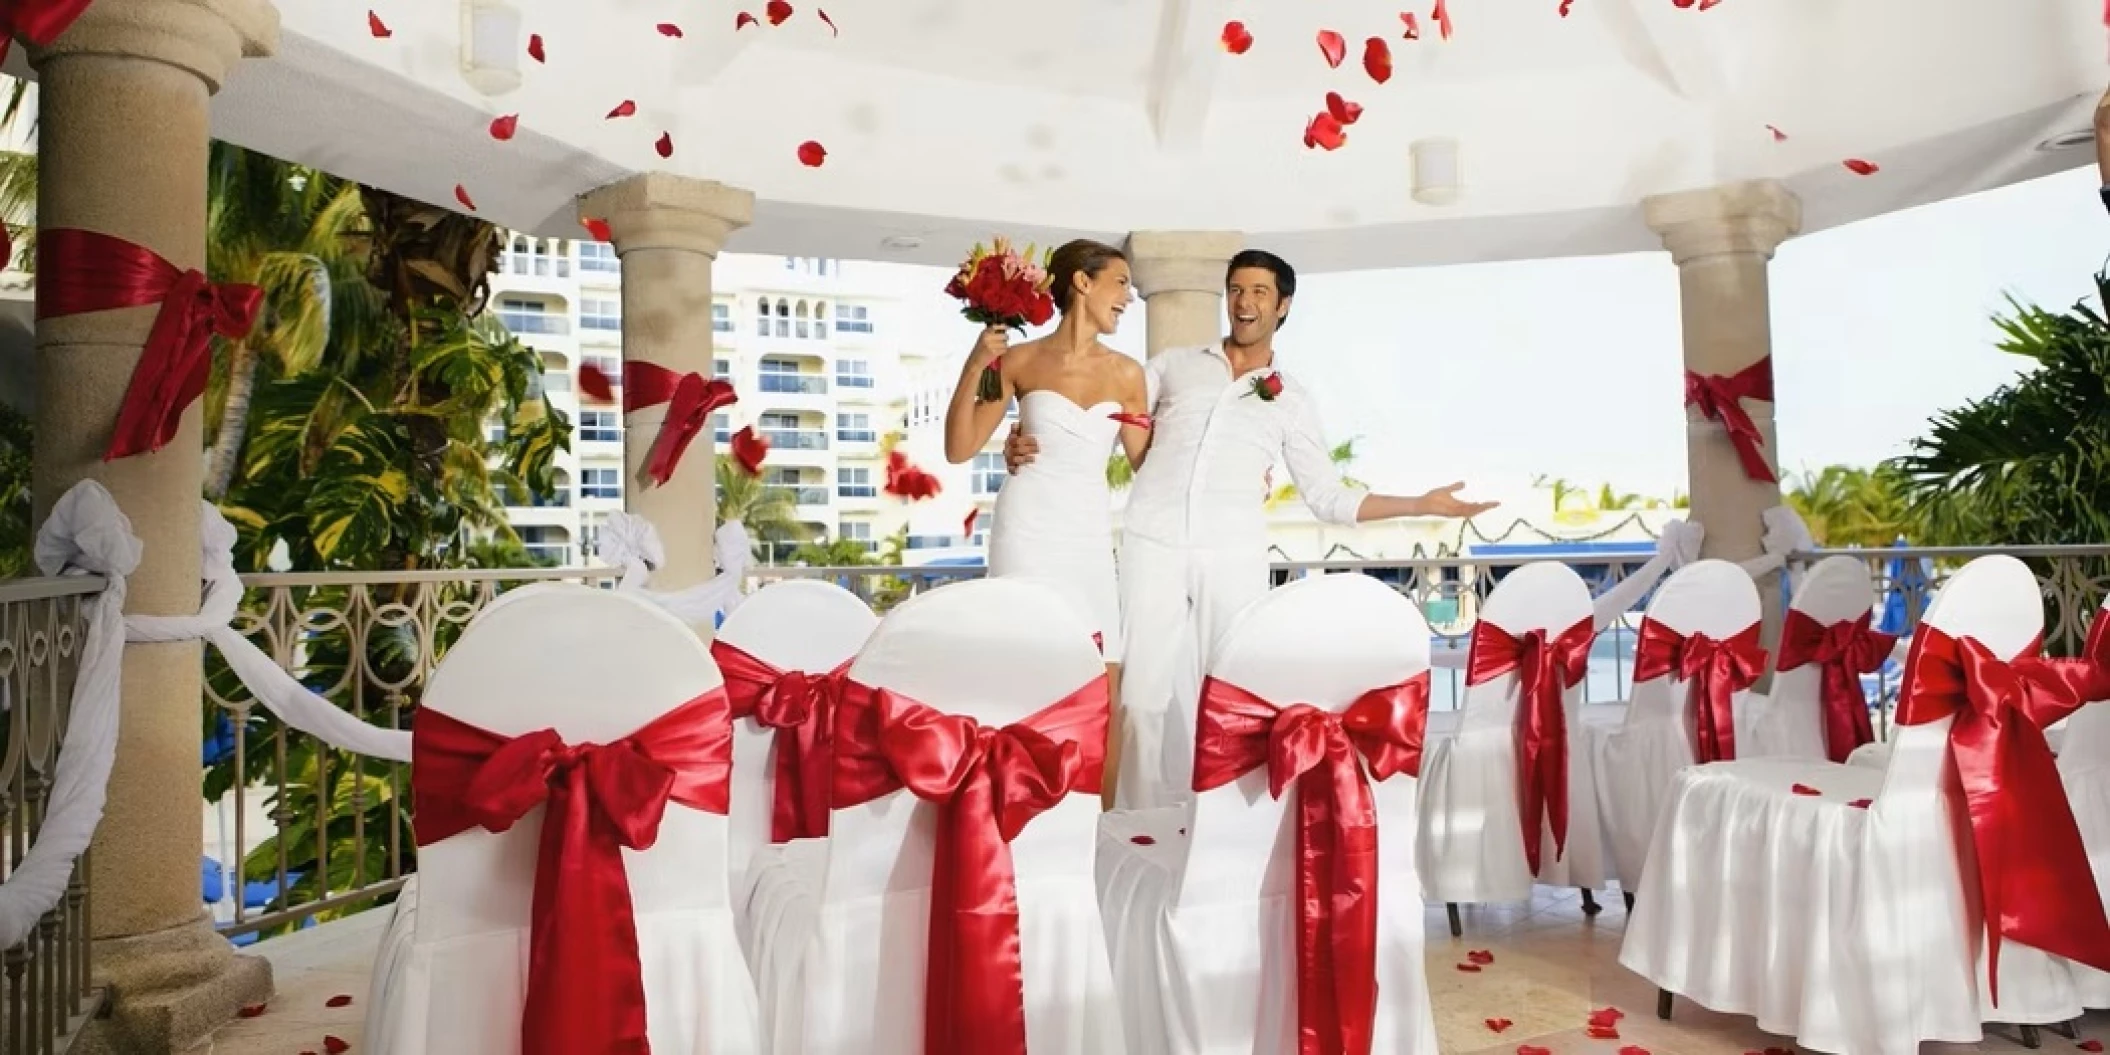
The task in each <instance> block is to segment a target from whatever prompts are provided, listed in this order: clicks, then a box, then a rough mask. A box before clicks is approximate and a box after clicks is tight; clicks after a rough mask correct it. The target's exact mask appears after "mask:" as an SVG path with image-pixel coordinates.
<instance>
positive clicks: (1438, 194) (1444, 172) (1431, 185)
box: [1407, 139, 1464, 205]
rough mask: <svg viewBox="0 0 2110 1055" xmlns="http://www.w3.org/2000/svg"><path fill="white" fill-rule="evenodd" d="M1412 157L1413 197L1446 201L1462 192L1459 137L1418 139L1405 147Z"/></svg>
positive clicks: (1438, 202) (1432, 202)
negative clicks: (1459, 166)
mask: <svg viewBox="0 0 2110 1055" xmlns="http://www.w3.org/2000/svg"><path fill="white" fill-rule="evenodd" d="M1407 150H1408V152H1409V154H1410V155H1411V156H1412V157H1413V160H1414V190H1413V193H1414V200H1415V201H1418V202H1420V203H1422V204H1423V205H1449V204H1450V203H1452V202H1454V201H1457V200H1458V195H1459V194H1460V193H1462V192H1463V189H1464V188H1463V187H1462V185H1461V184H1462V182H1463V181H1462V179H1461V178H1460V176H1459V171H1458V141H1457V140H1455V139H1417V140H1415V141H1414V142H1413V143H1412V144H1410V145H1409V146H1408V147H1407Z"/></svg>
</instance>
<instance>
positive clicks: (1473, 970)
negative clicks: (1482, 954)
mask: <svg viewBox="0 0 2110 1055" xmlns="http://www.w3.org/2000/svg"><path fill="white" fill-rule="evenodd" d="M1458 969H1459V970H1461V971H1464V972H1465V973H1467V974H1479V973H1480V965H1479V964H1477V963H1461V964H1459V965H1458Z"/></svg>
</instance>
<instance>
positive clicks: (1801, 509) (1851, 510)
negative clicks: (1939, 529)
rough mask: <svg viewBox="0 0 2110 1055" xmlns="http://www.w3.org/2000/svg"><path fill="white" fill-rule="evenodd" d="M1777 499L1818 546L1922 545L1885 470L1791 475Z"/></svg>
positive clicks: (1892, 475)
mask: <svg viewBox="0 0 2110 1055" xmlns="http://www.w3.org/2000/svg"><path fill="white" fill-rule="evenodd" d="M1785 482H1786V483H1787V484H1788V485H1789V486H1788V487H1787V488H1786V491H1785V493H1784V494H1783V495H1782V496H1781V497H1782V498H1783V499H1785V500H1786V502H1787V504H1788V508H1790V509H1793V510H1794V511H1795V512H1796V514H1797V515H1799V516H1800V517H1802V522H1803V523H1804V524H1805V525H1807V526H1808V527H1809V529H1810V536H1811V537H1812V538H1814V539H1816V540H1817V544H1818V545H1819V546H1823V547H1827V548H1843V547H1847V546H1888V545H1890V544H1892V543H1893V542H1896V541H1897V540H1898V539H1899V538H1900V537H1903V538H1907V539H1910V540H1912V541H1924V539H1923V538H1922V537H1921V536H1920V532H1919V531H1918V530H1917V528H1918V525H1917V524H1916V523H1915V521H1914V517H1913V515H1912V510H1911V508H1910V507H1909V505H1908V503H1907V502H1906V500H1905V495H1904V491H1903V487H1902V485H1903V480H1902V478H1901V477H1899V475H1898V474H1897V472H1896V471H1895V470H1893V469H1891V468H1889V467H1887V466H1877V467H1876V468H1874V469H1856V468H1849V467H1847V466H1843V465H1832V466H1827V467H1825V468H1823V469H1820V470H1817V471H1816V472H1810V473H1800V474H1795V475H1791V476H1790V477H1789V478H1788V479H1787V480H1786V481H1785Z"/></svg>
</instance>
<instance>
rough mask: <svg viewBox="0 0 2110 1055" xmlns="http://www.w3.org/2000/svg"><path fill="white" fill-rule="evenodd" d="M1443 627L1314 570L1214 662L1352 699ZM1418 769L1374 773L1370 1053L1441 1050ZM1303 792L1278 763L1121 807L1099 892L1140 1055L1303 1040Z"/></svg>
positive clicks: (1277, 692)
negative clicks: (1427, 930)
mask: <svg viewBox="0 0 2110 1055" xmlns="http://www.w3.org/2000/svg"><path fill="white" fill-rule="evenodd" d="M1583 612H1584V613H1585V614H1587V612H1588V601H1587V598H1586V599H1585V601H1584V608H1583ZM1428 641H1429V631H1428V624H1427V622H1426V621H1425V620H1424V619H1423V618H1422V615H1421V612H1420V610H1419V609H1418V608H1416V607H1415V605H1414V604H1413V602H1412V601H1410V600H1408V599H1406V598H1405V597H1402V596H1401V595H1400V594H1398V593H1397V592H1395V591H1393V590H1391V589H1390V588H1388V587H1386V586H1385V585H1384V584H1382V583H1379V582H1378V581H1376V580H1375V579H1371V578H1369V577H1367V576H1363V575H1324V576H1316V577H1311V578H1306V579H1301V580H1298V581H1296V582H1293V583H1290V584H1289V585H1286V586H1282V587H1278V588H1276V589H1275V590H1273V591H1272V592H1270V593H1269V594H1268V595H1267V596H1266V597H1265V598H1263V599H1262V600H1260V601H1258V602H1256V603H1255V604H1254V605H1253V606H1252V607H1250V608H1248V609H1246V611H1245V613H1244V614H1243V615H1242V616H1240V617H1239V619H1238V621H1237V622H1236V623H1234V624H1233V626H1232V628H1231V629H1230V630H1229V631H1228V632H1227V633H1226V634H1225V635H1224V637H1223V638H1222V640H1221V642H1220V644H1219V646H1218V648H1217V651H1216V654H1215V657H1214V659H1213V661H1212V663H1211V664H1210V668H1209V673H1210V675H1211V676H1213V677H1215V678H1218V679H1220V680H1223V681H1227V682H1230V683H1231V684H1233V685H1236V686H1239V687H1240V688H1243V689H1245V690H1246V691H1248V692H1251V693H1253V694H1254V695H1256V696H1259V697H1261V698H1263V699H1266V700H1270V701H1276V702H1279V703H1283V704H1285V705H1286V704H1287V703H1288V702H1289V701H1306V702H1309V703H1311V704H1312V705H1314V706H1318V707H1322V708H1326V709H1330V710H1335V711H1338V710H1340V709H1342V708H1344V707H1346V706H1347V705H1348V704H1350V703H1352V702H1353V701H1354V700H1355V699H1356V698H1357V697H1358V696H1360V695H1361V694H1363V693H1364V692H1366V691H1368V690H1370V689H1372V688H1377V687H1381V686H1385V685H1392V684H1397V683H1399V682H1402V681H1405V680H1407V679H1409V678H1411V677H1413V676H1414V675H1416V674H1419V673H1421V672H1423V671H1425V670H1427V669H1428ZM1417 783H1418V782H1417V781H1416V780H1415V779H1414V778H1413V777H1412V776H1410V775H1407V774H1400V775H1396V776H1393V777H1392V778H1391V779H1388V780H1383V781H1373V782H1372V783H1371V791H1372V797H1373V798H1374V800H1375V804H1376V809H1377V824H1378V877H1379V878H1378V884H1377V890H1378V891H1379V901H1378V906H1377V908H1378V936H1377V954H1378V956H1377V984H1378V992H1379V993H1380V997H1379V1000H1378V1003H1377V1014H1376V1021H1375V1024H1374V1026H1375V1030H1374V1041H1373V1044H1372V1045H1371V1050H1372V1051H1373V1052H1386V1053H1388V1055H1433V1053H1434V1052H1435V1051H1436V1050H1437V1048H1436V1029H1435V1020H1434V1018H1433V1017H1432V1016H1431V1009H1430V1002H1429V989H1428V976H1427V974H1426V971H1425V967H1424V964H1423V960H1422V900H1421V897H1420V890H1421V885H1420V881H1419V879H1418V878H1417V877H1416V875H1415V866H1414V845H1415V832H1414V826H1415V823H1416V820H1417V814H1416V806H1415V798H1416V787H1417ZM1292 799H1293V794H1292V793H1291V792H1289V791H1286V792H1285V795H1284V798H1283V799H1280V800H1278V799H1276V798H1274V797H1273V796H1272V795H1271V794H1270V792H1269V789H1268V776H1267V773H1266V772H1265V770H1264V769H1262V770H1259V771H1255V772H1251V773H1248V774H1246V775H1245V776H1244V777H1242V778H1240V779H1239V780H1237V781H1236V782H1234V783H1232V784H1229V785H1226V786H1224V787H1221V788H1217V789H1215V790H1213V791H1209V792H1205V793H1202V794H1200V795H1198V796H1196V797H1195V800H1194V802H1193V803H1192V804H1191V805H1189V806H1185V807H1173V808H1170V809H1166V810H1139V811H1134V812H1133V813H1111V814H1108V815H1107V819H1106V821H1105V823H1104V824H1103V825H1102V826H1101V836H1100V842H1099V855H1100V863H1099V874H1100V889H1101V897H1102V905H1103V906H1104V910H1105V913H1106V928H1107V935H1108V943H1109V945H1111V946H1112V947H1113V949H1114V956H1115V971H1116V974H1117V977H1118V978H1119V979H1120V988H1121V992H1122V993H1123V994H1124V996H1125V998H1126V1002H1125V1004H1124V1006H1123V1009H1122V1010H1123V1012H1124V1014H1125V1015H1126V1022H1125V1025H1126V1029H1127V1033H1128V1041H1129V1051H1130V1052H1131V1055H1159V1053H1177V1055H1275V1053H1278V1052H1294V1051H1296V1050H1297V1043H1296V1029H1297V995H1296V994H1297V989H1296V978H1297V968H1296V963H1297V961H1296V938H1295V931H1296V920H1297V907H1296V905H1295V903H1294V902H1295V880H1294V869H1293V860H1292V859H1293V857H1294V854H1295V849H1294V847H1295V833H1296V828H1297V825H1296V814H1295V811H1294V808H1293V802H1292ZM1190 810H1191V811H1192V814H1191V815H1192V822H1191V826H1190V825H1189V824H1188V823H1187V822H1186V821H1185V820H1184V817H1185V816H1187V814H1188V811H1190ZM1189 831H1191V832H1192V833H1193V835H1192V837H1191V838H1189V837H1188V835H1187V833H1188V832H1189Z"/></svg>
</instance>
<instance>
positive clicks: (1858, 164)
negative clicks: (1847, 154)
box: [1840, 158, 1883, 176]
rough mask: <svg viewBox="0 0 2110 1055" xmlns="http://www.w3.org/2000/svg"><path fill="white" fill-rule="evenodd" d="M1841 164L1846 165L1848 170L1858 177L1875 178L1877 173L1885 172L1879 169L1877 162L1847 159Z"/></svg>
mask: <svg viewBox="0 0 2110 1055" xmlns="http://www.w3.org/2000/svg"><path fill="white" fill-rule="evenodd" d="M1840 164H1843V165H1845V166H1846V170H1847V171H1848V172H1851V173H1853V174H1854V175H1856V176H1873V175H1875V174H1876V173H1878V172H1881V171H1883V170H1882V169H1881V168H1879V167H1877V165H1876V163H1875V162H1873V161H1863V160H1861V159H1860V158H1847V159H1846V160H1845V161H1843V162H1840Z"/></svg>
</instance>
